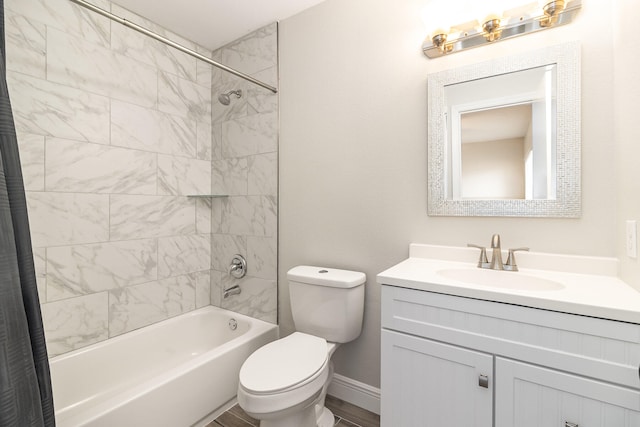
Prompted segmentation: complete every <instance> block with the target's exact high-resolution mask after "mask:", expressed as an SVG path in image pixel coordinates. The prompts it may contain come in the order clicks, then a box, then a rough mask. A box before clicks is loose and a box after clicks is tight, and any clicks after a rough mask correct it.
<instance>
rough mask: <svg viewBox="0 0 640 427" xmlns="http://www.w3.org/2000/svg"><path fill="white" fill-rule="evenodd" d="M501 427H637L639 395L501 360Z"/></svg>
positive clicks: (498, 402) (498, 418)
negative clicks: (575, 426)
mask: <svg viewBox="0 0 640 427" xmlns="http://www.w3.org/2000/svg"><path fill="white" fill-rule="evenodd" d="M495 388H496V427H513V426H518V427H541V426H544V427H556V426H557V427H565V425H567V426H571V425H577V426H579V427H638V426H640V392H638V391H637V390H631V389H628V388H624V387H619V386H615V385H612V384H607V383H604V382H600V381H595V380H591V379H588V378H583V377H578V376H575V375H572V374H567V373H563V372H558V371H554V370H551V369H547V368H541V367H538V366H533V365H529V364H526V363H521V362H516V361H513V360H508V359H503V358H499V357H498V358H496V384H495Z"/></svg>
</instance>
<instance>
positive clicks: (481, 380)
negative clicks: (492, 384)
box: [478, 375, 489, 388]
mask: <svg viewBox="0 0 640 427" xmlns="http://www.w3.org/2000/svg"><path fill="white" fill-rule="evenodd" d="M478 385H479V386H480V387H484V388H489V377H488V376H486V375H480V376H479V377H478Z"/></svg>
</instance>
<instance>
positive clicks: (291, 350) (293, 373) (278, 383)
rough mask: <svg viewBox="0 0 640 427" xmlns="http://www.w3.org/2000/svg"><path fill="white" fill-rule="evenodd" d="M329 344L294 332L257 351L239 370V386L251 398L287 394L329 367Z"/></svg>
mask: <svg viewBox="0 0 640 427" xmlns="http://www.w3.org/2000/svg"><path fill="white" fill-rule="evenodd" d="M328 360H329V352H328V347H327V341H326V340H325V339H323V338H320V337H316V336H313V335H309V334H305V333H301V332H294V333H293V334H291V335H289V336H288V337H285V338H282V339H279V340H276V341H273V342H271V343H269V344H267V345H265V346H263V347H261V348H259V349H258V350H256V351H255V352H254V353H253V354H252V355H251V356H249V357H248V358H247V360H246V361H245V362H244V364H243V365H242V368H241V369H240V387H241V388H243V389H244V390H245V391H247V392H248V393H250V394H252V395H272V394H279V393H285V392H288V391H291V390H295V389H297V388H300V387H303V386H304V385H306V384H308V383H309V382H312V381H314V380H316V379H317V377H318V376H320V375H321V374H322V373H323V372H324V371H325V370H326V368H327V364H328Z"/></svg>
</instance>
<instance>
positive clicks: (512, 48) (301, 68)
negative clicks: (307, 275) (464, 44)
mask: <svg viewBox="0 0 640 427" xmlns="http://www.w3.org/2000/svg"><path fill="white" fill-rule="evenodd" d="M594 3H595V2H593V1H592V0H584V1H583V8H582V10H581V12H580V15H579V17H578V19H577V21H576V22H575V23H573V24H571V25H569V26H566V27H561V28H556V29H552V30H550V31H546V32H542V33H538V34H534V35H529V36H526V37H522V38H518V39H514V40H510V41H504V42H501V43H498V44H495V45H491V46H486V47H483V48H479V49H474V50H471V51H468V52H464V53H458V54H455V55H452V56H449V57H444V58H439V59H435V60H429V59H427V58H426V57H424V56H423V54H422V52H421V49H420V47H421V44H422V40H423V39H424V36H425V34H426V30H425V29H424V28H422V24H421V21H420V10H421V8H422V7H423V6H424V2H423V1H420V0H406V1H402V2H397V1H392V0H380V1H376V2H369V1H364V0H353V1H349V2H344V1H340V0H327V1H326V2H324V3H321V4H320V5H318V6H316V7H314V8H312V9H309V10H307V11H305V12H303V13H301V14H299V15H296V16H294V17H291V18H289V19H286V20H284V21H283V22H281V24H280V72H281V75H280V77H281V83H280V88H281V92H280V108H281V137H280V138H281V139H280V159H281V165H280V195H281V199H280V258H279V260H280V265H279V283H280V319H281V327H282V331H283V333H288V332H291V331H292V330H293V323H292V320H291V314H290V306H289V300H288V293H287V292H288V290H287V283H286V271H287V270H288V269H289V268H291V267H292V266H295V265H297V264H318V265H326V266H335V267H341V268H350V269H355V270H361V271H364V272H366V274H367V277H368V282H367V287H366V293H367V296H366V305H365V311H366V312H365V326H364V331H363V333H362V336H361V337H360V338H359V339H358V340H356V341H354V342H352V343H350V344H348V345H345V346H343V347H342V348H341V349H339V350H338V353H337V354H336V362H337V363H336V371H337V372H338V373H340V374H342V375H345V376H347V377H350V378H353V379H356V380H359V381H361V382H364V383H367V384H370V385H373V386H378V385H379V381H380V373H379V368H380V362H379V348H380V293H379V285H377V284H376V274H377V273H379V272H381V271H383V270H384V269H386V268H388V267H390V266H391V265H393V264H395V263H397V262H399V261H401V260H403V259H404V258H406V257H407V256H408V245H409V243H411V242H417V243H431V244H442V245H454V246H464V245H465V244H466V243H467V242H474V243H480V244H482V243H486V244H488V243H489V239H490V237H491V235H492V233H500V234H501V235H502V243H503V245H504V246H505V247H516V246H529V247H531V249H532V250H534V251H538V252H553V253H567V254H578V255H580V254H584V255H595V256H609V257H611V256H617V255H619V250H618V246H619V244H618V239H617V236H616V233H617V232H618V231H619V230H618V228H617V227H616V222H617V220H618V217H617V216H618V215H617V212H616V191H615V185H616V184H615V181H613V179H612V176H615V174H616V167H617V164H616V162H615V160H616V159H615V155H614V154H615V153H614V149H613V147H615V146H616V142H615V141H614V133H613V127H614V114H613V105H614V98H613V96H612V94H613V90H614V82H613V62H612V61H613V51H612V39H613V36H612V32H611V29H610V28H611V25H602V22H605V23H608V22H612V16H611V11H610V10H609V9H606V8H605V9H602V8H597V7H595V5H594ZM627 7H628V8H631V9H633V10H634V11H637V9H638V7H637V6H627ZM594 28H597V29H598V31H594ZM570 40H580V41H581V43H582V149H583V156H582V170H583V176H582V188H583V199H582V201H583V215H582V218H580V219H518V218H437V217H429V216H427V214H426V209H427V206H426V160H427V159H426V140H427V133H426V132H427V107H426V106H427V102H426V77H427V74H428V73H431V72H436V71H441V70H444V69H450V68H455V67H459V66H464V65H469V64H474V63H478V62H480V61H484V60H487V59H491V58H492V57H500V56H504V55H508V54H510V53H514V52H525V51H529V50H535V49H538V48H540V47H543V46H545V45H552V44H556V43H561V42H565V41H570ZM629 72H632V71H629ZM635 99H636V100H637V96H636V98H635ZM636 169H637V168H636ZM636 182H637V179H636ZM637 194H638V193H637V192H636V193H635V195H634V194H633V193H631V194H627V193H625V194H624V195H623V197H636V198H637ZM618 197H620V196H618ZM632 214H635V215H636V216H637V214H638V212H637V210H636V211H634V212H631V213H630V215H632ZM639 288H640V287H639Z"/></svg>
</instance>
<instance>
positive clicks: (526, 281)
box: [437, 268, 564, 291]
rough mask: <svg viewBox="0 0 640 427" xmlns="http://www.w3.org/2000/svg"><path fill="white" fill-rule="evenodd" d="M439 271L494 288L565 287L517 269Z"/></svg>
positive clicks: (446, 276)
mask: <svg viewBox="0 0 640 427" xmlns="http://www.w3.org/2000/svg"><path fill="white" fill-rule="evenodd" d="M437 273H438V275H440V276H442V277H444V278H447V279H452V280H457V281H459V282H464V283H469V284H471V285H480V286H489V287H492V288H502V289H518V290H522V291H556V290H558V289H563V288H564V285H563V284H562V283H560V282H556V281H554V280H549V279H542V278H540V277H535V276H529V275H526V274H522V273H521V272H517V271H516V272H514V271H500V270H486V269H481V268H476V269H463V268H456V269H447V270H439V271H438V272H437Z"/></svg>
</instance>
